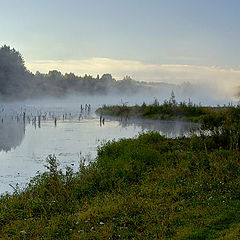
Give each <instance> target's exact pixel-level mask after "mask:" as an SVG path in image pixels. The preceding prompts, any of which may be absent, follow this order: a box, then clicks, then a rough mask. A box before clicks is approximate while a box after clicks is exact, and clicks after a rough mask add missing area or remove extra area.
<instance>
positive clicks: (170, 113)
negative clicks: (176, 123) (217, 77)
mask: <svg viewBox="0 0 240 240" xmlns="http://www.w3.org/2000/svg"><path fill="white" fill-rule="evenodd" d="M231 107H232V106H224V107H220V106H219V107H204V106H200V105H196V104H193V103H191V102H189V103H185V102H180V103H177V102H176V101H175V100H174V99H170V100H169V101H164V103H163V104H159V102H158V101H157V100H155V102H154V103H153V104H149V105H146V104H145V103H143V104H142V105H135V106H127V105H125V104H123V105H103V106H102V107H101V108H98V109H97V110H96V113H97V114H99V115H106V116H115V117H123V118H129V117H137V118H150V119H157V120H190V121H193V122H201V119H202V118H204V117H205V116H206V115H209V114H218V115H219V114H225V112H226V111H228V109H230V108H231Z"/></svg>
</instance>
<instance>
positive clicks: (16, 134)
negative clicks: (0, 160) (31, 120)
mask: <svg viewBox="0 0 240 240" xmlns="http://www.w3.org/2000/svg"><path fill="white" fill-rule="evenodd" d="M24 135H25V124H24V122H23V121H18V120H14V119H11V118H2V119H1V121H0V152H1V151H5V152H8V151H10V150H11V149H14V148H16V147H17V146H19V145H20V144H21V143H22V141H23V138H24Z"/></svg>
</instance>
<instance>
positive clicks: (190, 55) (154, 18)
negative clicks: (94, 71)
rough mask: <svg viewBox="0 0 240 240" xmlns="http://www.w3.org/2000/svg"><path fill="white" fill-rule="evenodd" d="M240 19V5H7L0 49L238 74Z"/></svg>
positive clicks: (54, 1)
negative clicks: (232, 70)
mask: <svg viewBox="0 0 240 240" xmlns="http://www.w3.org/2000/svg"><path fill="white" fill-rule="evenodd" d="M239 13H240V1H239V0H201V1H197V0H121V1H120V0H88V1H86V0H84V1H82V0H68V1H67V0H8V1H4V0H3V1H1V7H0V29H1V31H0V32H1V34H0V43H1V45H2V44H8V45H11V46H12V47H15V48H16V49H17V50H19V51H20V52H21V53H22V54H23V55H24V57H25V59H26V60H27V61H32V60H46V59H47V60H70V59H71V60H72V59H89V58H93V57H98V58H103V57H104V58H111V59H119V60H121V59H127V60H137V61H141V62H144V63H149V64H197V65H207V66H212V65H214V66H215V65H217V66H221V67H229V66H233V67H236V66H238V65H239V63H240V47H239V44H240V30H239V29H240V28H239V27H240V14H239Z"/></svg>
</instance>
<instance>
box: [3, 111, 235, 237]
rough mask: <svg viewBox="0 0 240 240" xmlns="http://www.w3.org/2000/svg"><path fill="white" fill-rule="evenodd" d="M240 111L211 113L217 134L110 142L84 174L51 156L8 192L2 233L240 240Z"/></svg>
mask: <svg viewBox="0 0 240 240" xmlns="http://www.w3.org/2000/svg"><path fill="white" fill-rule="evenodd" d="M220 112H221V111H220ZM239 113H240V110H239V108H234V109H232V108H231V109H229V110H228V112H227V114H223V116H222V117H221V118H219V115H216V114H213V117H214V118H213V119H212V118H209V117H206V119H205V120H204V121H205V122H204V124H203V126H202V131H204V130H206V129H207V130H209V131H210V132H211V136H206V135H203V134H202V135H200V136H195V135H194V136H192V137H190V138H178V139H166V138H165V137H163V136H160V135H159V134H158V133H155V132H150V133H147V134H141V135H139V136H138V137H137V138H135V139H122V140H120V141H112V142H108V143H106V144H104V145H103V146H101V147H99V149H98V156H97V159H96V161H95V162H93V163H91V164H89V165H88V166H84V165H83V164H81V165H80V168H79V171H78V172H77V173H73V171H72V169H71V168H67V171H66V173H63V172H62V171H61V170H58V164H57V159H56V158H55V157H53V156H50V157H49V158H48V160H47V166H46V167H47V170H46V172H45V173H43V174H38V175H37V176H36V177H35V178H33V179H32V181H31V182H30V183H29V186H28V187H27V188H26V189H24V190H22V191H16V192H15V193H14V194H12V195H4V196H2V197H1V198H0V239H239V238H240V151H239V143H240V138H239V136H240V135H239V132H240V131H239V128H240V122H239V119H240V118H239ZM217 114H218V113H217ZM221 114H222V113H221ZM213 124H214V125H213Z"/></svg>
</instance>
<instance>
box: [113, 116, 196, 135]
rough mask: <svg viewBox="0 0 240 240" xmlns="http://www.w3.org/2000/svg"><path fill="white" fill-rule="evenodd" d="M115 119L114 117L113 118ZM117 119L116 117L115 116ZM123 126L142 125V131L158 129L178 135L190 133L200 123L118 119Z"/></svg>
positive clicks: (163, 132)
mask: <svg viewBox="0 0 240 240" xmlns="http://www.w3.org/2000/svg"><path fill="white" fill-rule="evenodd" d="M112 119H113V118H112ZM115 120H116V118H115ZM117 120H118V121H119V124H120V125H121V126H122V127H128V126H135V127H140V128H141V129H142V131H145V130H147V131H158V132H160V133H161V134H163V135H166V136H167V137H178V136H183V135H188V134H189V132H190V130H191V129H193V128H197V127H198V126H199V125H198V124H196V123H193V122H187V121H177V120H173V121H168V120H151V119H143V120H141V119H126V118H123V119H117Z"/></svg>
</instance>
